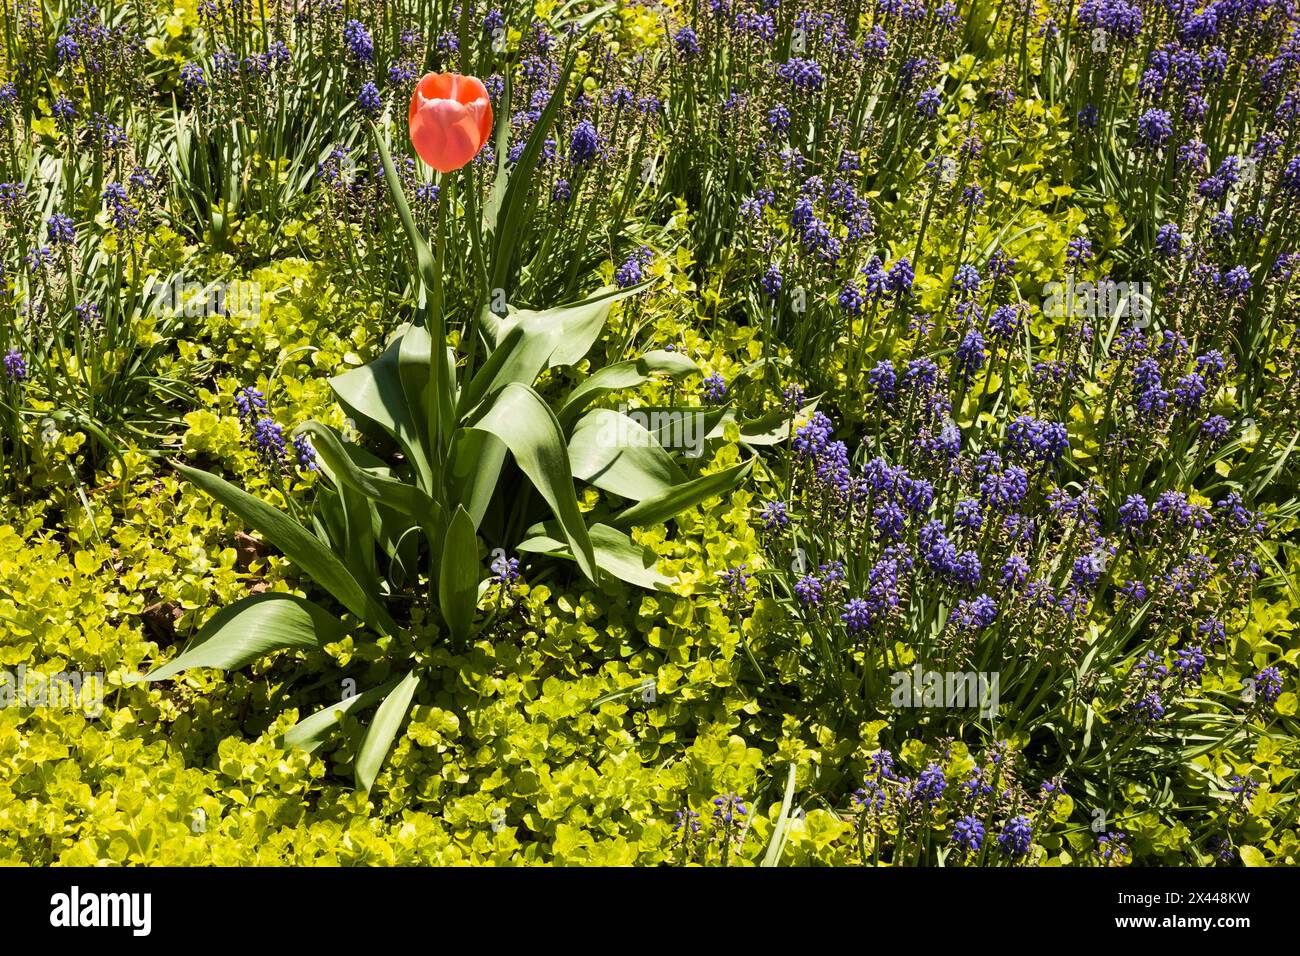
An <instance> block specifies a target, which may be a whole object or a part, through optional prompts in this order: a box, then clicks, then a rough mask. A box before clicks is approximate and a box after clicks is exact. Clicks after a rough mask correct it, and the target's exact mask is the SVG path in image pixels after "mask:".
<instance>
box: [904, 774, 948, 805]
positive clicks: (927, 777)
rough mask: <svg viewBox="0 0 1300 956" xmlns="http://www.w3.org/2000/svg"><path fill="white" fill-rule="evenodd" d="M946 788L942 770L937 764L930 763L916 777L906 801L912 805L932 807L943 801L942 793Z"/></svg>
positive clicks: (946, 783)
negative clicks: (912, 803) (908, 800)
mask: <svg viewBox="0 0 1300 956" xmlns="http://www.w3.org/2000/svg"><path fill="white" fill-rule="evenodd" d="M947 787H948V781H947V779H946V778H945V777H944V773H943V768H942V767H940V766H939V765H938V764H937V763H932V764H930V765H929V766H928V767H926V768H925V769H924V770H922V771H921V772H920V773H919V774H917V775H916V781H915V782H914V783H913V784H912V789H911V791H910V792H909V793H908V799H910V800H911V801H912V802H914V803H922V804H924V805H926V806H933V805H934V804H936V803H938V802H939V801H940V800H942V799H943V792H944V790H946V789H947Z"/></svg>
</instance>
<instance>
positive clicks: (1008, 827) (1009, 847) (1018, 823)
mask: <svg viewBox="0 0 1300 956" xmlns="http://www.w3.org/2000/svg"><path fill="white" fill-rule="evenodd" d="M1033 839H1034V828H1033V826H1032V824H1031V823H1030V822H1029V818H1028V817H1026V816H1015V817H1012V818H1011V819H1010V820H1008V821H1007V822H1006V823H1005V824H1003V826H1002V832H1001V833H999V834H998V849H999V850H1000V851H1001V852H1002V854H1003V855H1004V856H1008V857H1011V858H1012V859H1019V858H1020V857H1023V856H1024V855H1025V854H1027V853H1028V852H1029V846H1030V844H1031V843H1032V842H1033Z"/></svg>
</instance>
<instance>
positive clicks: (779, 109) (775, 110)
mask: <svg viewBox="0 0 1300 956" xmlns="http://www.w3.org/2000/svg"><path fill="white" fill-rule="evenodd" d="M767 128H768V129H770V130H771V131H772V132H773V133H776V134H778V135H784V134H785V133H787V132H789V131H790V110H789V108H788V107H787V106H786V105H785V104H784V103H776V104H773V105H772V106H771V107H770V108H769V109H768V111H767Z"/></svg>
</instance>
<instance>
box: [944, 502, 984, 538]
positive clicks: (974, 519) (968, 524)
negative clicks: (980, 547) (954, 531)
mask: <svg viewBox="0 0 1300 956" xmlns="http://www.w3.org/2000/svg"><path fill="white" fill-rule="evenodd" d="M952 521H953V524H955V525H957V526H958V527H960V528H966V529H968V530H971V531H978V530H979V529H980V527H981V526H983V524H984V512H983V511H982V510H981V508H980V503H979V502H978V501H977V500H975V499H974V498H963V499H962V500H961V501H959V502H957V507H956V508H954V509H953V516H952Z"/></svg>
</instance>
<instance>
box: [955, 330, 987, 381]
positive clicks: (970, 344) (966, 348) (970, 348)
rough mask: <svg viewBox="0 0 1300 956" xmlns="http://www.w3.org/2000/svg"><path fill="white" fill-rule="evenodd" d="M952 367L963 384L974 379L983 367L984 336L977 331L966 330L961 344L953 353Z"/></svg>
mask: <svg viewBox="0 0 1300 956" xmlns="http://www.w3.org/2000/svg"><path fill="white" fill-rule="evenodd" d="M953 365H954V367H955V370H956V372H957V375H958V376H959V377H960V378H961V379H962V380H963V381H965V382H969V381H970V380H971V379H972V378H974V377H975V373H976V372H978V371H979V370H980V369H981V368H983V367H984V336H982V335H980V333H979V330H978V329H968V330H967V331H966V335H965V336H964V337H963V338H962V340H961V344H960V345H958V346H957V349H956V351H955V352H954V353H953Z"/></svg>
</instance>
